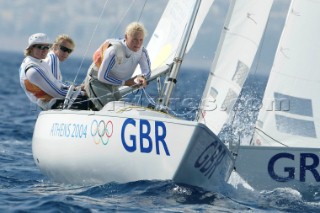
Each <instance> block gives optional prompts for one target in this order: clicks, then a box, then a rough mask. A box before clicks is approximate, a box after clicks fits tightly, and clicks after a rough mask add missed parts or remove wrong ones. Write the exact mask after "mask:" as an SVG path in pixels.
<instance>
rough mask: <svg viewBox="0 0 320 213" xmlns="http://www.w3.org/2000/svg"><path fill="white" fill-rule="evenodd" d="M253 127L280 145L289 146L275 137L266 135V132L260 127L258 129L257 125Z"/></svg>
mask: <svg viewBox="0 0 320 213" xmlns="http://www.w3.org/2000/svg"><path fill="white" fill-rule="evenodd" d="M254 128H255V129H256V130H258V131H260V132H261V133H263V134H264V135H265V136H267V137H268V138H270V139H271V140H273V141H275V142H277V143H279V144H281V145H282V146H285V147H289V146H287V145H286V144H284V143H281V142H280V141H278V140H277V139H275V138H273V137H271V136H270V135H268V134H267V133H265V132H264V131H263V130H262V129H259V128H258V127H254Z"/></svg>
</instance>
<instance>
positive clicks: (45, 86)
mask: <svg viewBox="0 0 320 213" xmlns="http://www.w3.org/2000/svg"><path fill="white" fill-rule="evenodd" d="M51 45H52V42H51V41H50V40H49V38H48V36H47V35H46V34H44V33H36V34H33V35H31V36H30V37H29V40H28V46H27V47H26V49H25V53H24V54H25V56H26V57H25V58H24V60H23V62H22V64H21V66H20V70H19V71H20V84H21V86H22V88H23V89H24V91H25V93H26V94H27V96H28V98H29V100H30V101H31V102H33V103H36V104H37V105H38V106H40V108H41V109H43V110H47V109H55V108H59V106H61V104H62V103H63V99H64V97H65V96H66V94H67V92H68V88H69V86H68V85H66V84H64V83H62V82H61V81H59V80H58V79H56V78H55V76H54V75H53V74H52V72H51V70H50V67H49V65H48V63H46V62H45V61H44V59H45V58H46V56H47V54H48V51H49V49H50V47H51ZM81 95H84V93H82V94H81Z"/></svg>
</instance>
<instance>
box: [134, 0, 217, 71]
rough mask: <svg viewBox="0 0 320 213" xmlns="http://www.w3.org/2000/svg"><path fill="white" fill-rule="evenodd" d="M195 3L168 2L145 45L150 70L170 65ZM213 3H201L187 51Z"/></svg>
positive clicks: (207, 0)
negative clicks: (149, 61)
mask: <svg viewBox="0 0 320 213" xmlns="http://www.w3.org/2000/svg"><path fill="white" fill-rule="evenodd" d="M196 1H197V0H184V1H181V0H170V1H168V4H167V6H166V8H165V10H164V12H163V14H162V16H161V18H160V20H159V22H158V25H157V27H156V29H155V31H154V32H153V34H152V36H151V38H150V41H149V43H148V45H147V50H148V53H149V58H150V60H151V66H152V67H151V69H152V70H154V69H157V68H159V67H162V66H165V65H166V64H170V63H172V61H173V58H174V56H175V53H176V51H177V49H178V46H179V43H180V39H181V36H182V34H183V32H184V29H185V27H186V25H187V21H188V20H189V17H190V15H191V13H192V9H193V7H194V5H195V2H196ZM213 1H214V0H205V1H202V2H201V6H200V8H199V12H198V14H199V15H198V16H197V19H196V22H195V24H194V27H193V31H192V35H191V39H190V40H189V43H188V49H190V47H191V46H192V45H193V43H194V40H195V38H196V36H197V33H198V31H199V29H200V27H201V24H202V23H203V21H204V18H205V17H206V15H207V13H208V11H209V9H210V7H211V5H212V3H213ZM139 72H140V69H137V70H136V73H139Z"/></svg>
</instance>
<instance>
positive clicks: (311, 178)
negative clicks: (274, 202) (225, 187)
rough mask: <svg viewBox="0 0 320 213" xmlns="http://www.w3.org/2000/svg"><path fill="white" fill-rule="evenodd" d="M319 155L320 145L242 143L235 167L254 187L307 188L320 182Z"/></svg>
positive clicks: (262, 188) (313, 186) (317, 186)
mask: <svg viewBox="0 0 320 213" xmlns="http://www.w3.org/2000/svg"><path fill="white" fill-rule="evenodd" d="M319 158H320V149H319V148H300V147H299V148H297V147H266V146H240V148H239V151H238V157H237V159H236V162H235V168H236V172H237V173H238V174H239V175H240V176H241V177H242V178H243V179H244V180H245V181H246V182H247V183H248V184H249V185H250V186H251V187H253V188H254V189H257V190H273V189H275V188H284V187H290V188H293V189H296V190H298V191H300V192H307V191H309V190H311V189H312V188H319V186H320V175H319V174H320V166H319Z"/></svg>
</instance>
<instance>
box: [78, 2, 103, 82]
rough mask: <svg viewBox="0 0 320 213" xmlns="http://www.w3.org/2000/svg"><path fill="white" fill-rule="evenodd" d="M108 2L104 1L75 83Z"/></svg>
mask: <svg viewBox="0 0 320 213" xmlns="http://www.w3.org/2000/svg"><path fill="white" fill-rule="evenodd" d="M108 2H109V0H106V1H105V2H104V5H103V8H102V11H101V13H100V16H99V20H98V23H97V24H96V26H95V28H94V30H93V32H92V35H91V38H90V40H89V43H88V46H87V48H86V51H85V53H84V55H83V57H82V60H81V63H80V66H79V69H78V71H77V74H76V76H75V78H74V80H73V83H75V82H76V80H77V78H78V75H79V72H80V69H81V68H82V65H83V62H84V59H85V57H86V55H87V53H88V50H89V47H90V46H91V42H92V39H93V37H94V35H95V33H96V31H97V29H98V26H99V25H100V23H101V19H102V16H103V13H104V11H105V8H106V6H107V4H108Z"/></svg>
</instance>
